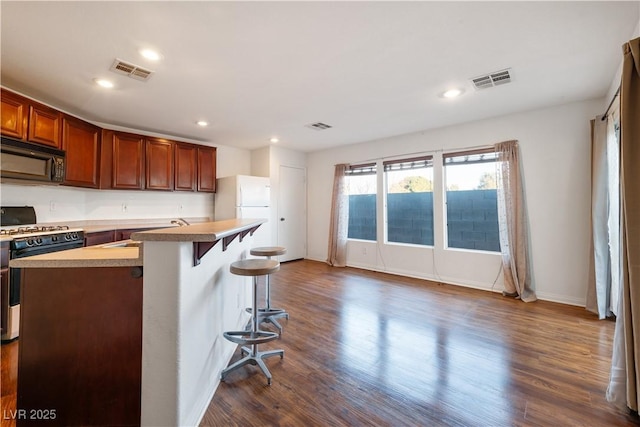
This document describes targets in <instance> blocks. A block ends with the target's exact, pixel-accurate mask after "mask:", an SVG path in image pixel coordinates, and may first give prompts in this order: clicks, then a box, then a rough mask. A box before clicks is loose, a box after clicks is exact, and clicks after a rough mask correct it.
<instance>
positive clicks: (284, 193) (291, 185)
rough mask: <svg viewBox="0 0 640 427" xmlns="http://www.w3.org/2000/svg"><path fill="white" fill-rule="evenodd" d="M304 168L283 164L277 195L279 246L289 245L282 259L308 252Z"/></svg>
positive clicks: (303, 255)
mask: <svg viewBox="0 0 640 427" xmlns="http://www.w3.org/2000/svg"><path fill="white" fill-rule="evenodd" d="M305 175H306V171H305V170H304V169H302V168H294V167H289V166H280V180H279V181H280V182H279V192H278V193H279V196H278V217H277V218H276V221H277V222H278V246H284V247H285V248H287V253H286V254H285V255H282V256H280V257H279V259H280V261H291V260H294V259H301V258H304V257H305V256H306V255H307V185H306V177H305Z"/></svg>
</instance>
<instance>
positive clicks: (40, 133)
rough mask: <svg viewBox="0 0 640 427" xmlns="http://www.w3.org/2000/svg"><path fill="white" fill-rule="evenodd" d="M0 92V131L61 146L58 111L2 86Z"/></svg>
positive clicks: (22, 138) (53, 145)
mask: <svg viewBox="0 0 640 427" xmlns="http://www.w3.org/2000/svg"><path fill="white" fill-rule="evenodd" d="M0 95H1V96H0V98H1V103H2V116H1V117H2V120H1V122H2V123H1V126H0V130H1V132H2V135H5V136H9V137H12V138H17V139H20V140H23V141H29V142H34V143H36V144H43V145H49V146H51V147H55V148H58V149H59V148H61V147H62V113H60V112H59V111H58V110H55V109H53V108H50V107H47V106H46V105H42V104H39V103H37V102H35V101H32V100H30V99H27V98H25V97H23V96H20V95H18V94H15V93H13V92H9V91H7V90H4V89H2V91H1V93H0Z"/></svg>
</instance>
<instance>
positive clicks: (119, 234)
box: [116, 228, 153, 240]
mask: <svg viewBox="0 0 640 427" xmlns="http://www.w3.org/2000/svg"><path fill="white" fill-rule="evenodd" d="M148 230H153V228H128V229H126V230H116V240H127V239H130V238H131V235H132V234H133V233H137V232H138V231H148Z"/></svg>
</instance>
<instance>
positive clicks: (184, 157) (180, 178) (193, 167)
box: [174, 143, 198, 191]
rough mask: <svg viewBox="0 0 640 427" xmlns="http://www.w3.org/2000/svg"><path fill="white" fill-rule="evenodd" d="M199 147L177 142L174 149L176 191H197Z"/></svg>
mask: <svg viewBox="0 0 640 427" xmlns="http://www.w3.org/2000/svg"><path fill="white" fill-rule="evenodd" d="M197 160H198V149H197V147H196V146H195V145H191V144H178V143H176V144H175V149H174V163H175V164H174V168H175V178H174V183H175V185H174V189H175V190H176V191H196V186H197V182H196V179H197V175H198V164H197Z"/></svg>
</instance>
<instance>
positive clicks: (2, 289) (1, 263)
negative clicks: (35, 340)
mask: <svg viewBox="0 0 640 427" xmlns="http://www.w3.org/2000/svg"><path fill="white" fill-rule="evenodd" d="M0 298H1V303H0V329H1V330H2V334H4V333H5V331H6V330H7V324H8V321H9V319H8V316H9V310H8V308H9V306H8V304H7V303H6V302H7V301H8V300H9V242H0Z"/></svg>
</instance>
